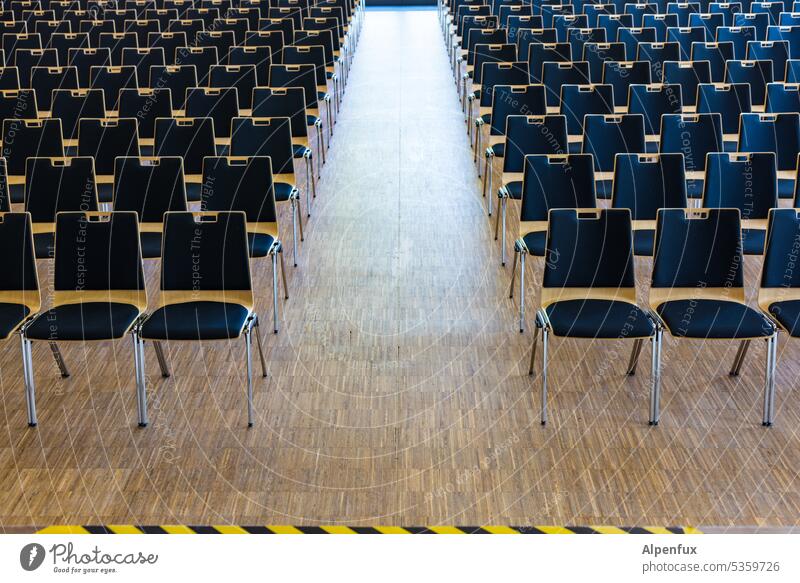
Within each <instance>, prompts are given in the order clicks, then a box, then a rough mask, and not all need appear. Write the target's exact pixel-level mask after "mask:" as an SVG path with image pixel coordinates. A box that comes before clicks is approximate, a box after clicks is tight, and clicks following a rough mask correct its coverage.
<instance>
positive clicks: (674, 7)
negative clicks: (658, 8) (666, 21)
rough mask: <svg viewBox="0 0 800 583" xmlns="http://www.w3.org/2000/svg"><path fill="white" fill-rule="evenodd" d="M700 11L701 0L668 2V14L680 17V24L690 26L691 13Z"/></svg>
mask: <svg viewBox="0 0 800 583" xmlns="http://www.w3.org/2000/svg"><path fill="white" fill-rule="evenodd" d="M698 12H700V3H699V2H670V3H669V4H667V14H674V15H675V16H677V17H678V26H680V27H684V28H685V27H687V26H689V15H690V14H695V13H698Z"/></svg>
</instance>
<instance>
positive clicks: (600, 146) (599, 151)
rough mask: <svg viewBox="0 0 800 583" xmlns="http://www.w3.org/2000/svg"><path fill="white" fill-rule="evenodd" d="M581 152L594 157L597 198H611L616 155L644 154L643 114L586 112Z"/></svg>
mask: <svg viewBox="0 0 800 583" xmlns="http://www.w3.org/2000/svg"><path fill="white" fill-rule="evenodd" d="M581 152H582V153H584V154H591V155H592V156H593V157H594V170H595V193H596V195H597V198H605V199H608V198H611V186H612V179H613V174H614V162H615V159H616V155H617V154H644V153H645V152H646V150H645V142H644V117H643V116H642V115H637V114H625V115H587V116H586V118H585V121H584V132H583V147H582V149H581Z"/></svg>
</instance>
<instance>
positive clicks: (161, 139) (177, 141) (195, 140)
mask: <svg viewBox="0 0 800 583" xmlns="http://www.w3.org/2000/svg"><path fill="white" fill-rule="evenodd" d="M153 154H154V155H156V156H180V157H182V158H183V171H184V173H185V180H186V195H187V198H188V200H189V201H190V202H196V201H199V200H200V191H201V187H202V181H203V158H205V157H206V156H216V155H217V149H216V145H215V134H214V120H213V119H211V118H210V117H199V118H177V119H176V118H159V119H157V120H156V131H155V140H154V145H153Z"/></svg>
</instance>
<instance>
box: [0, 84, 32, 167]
mask: <svg viewBox="0 0 800 583" xmlns="http://www.w3.org/2000/svg"><path fill="white" fill-rule="evenodd" d="M38 117H39V108H38V107H37V105H36V92H35V91H34V90H33V89H0V123H2V122H3V121H4V120H7V119H37V118H38ZM4 170H5V168H4Z"/></svg>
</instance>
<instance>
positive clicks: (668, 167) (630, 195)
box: [611, 154, 687, 229]
mask: <svg viewBox="0 0 800 583" xmlns="http://www.w3.org/2000/svg"><path fill="white" fill-rule="evenodd" d="M686 200H687V199H686V177H685V170H684V163H683V154H617V156H616V163H615V164H614V186H613V192H612V195H611V206H612V207H613V208H627V209H629V210H630V212H631V217H632V219H633V221H634V224H635V226H637V227H640V228H647V227H650V228H651V229H652V228H653V226H654V221H655V219H656V213H657V212H658V209H660V208H686Z"/></svg>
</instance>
